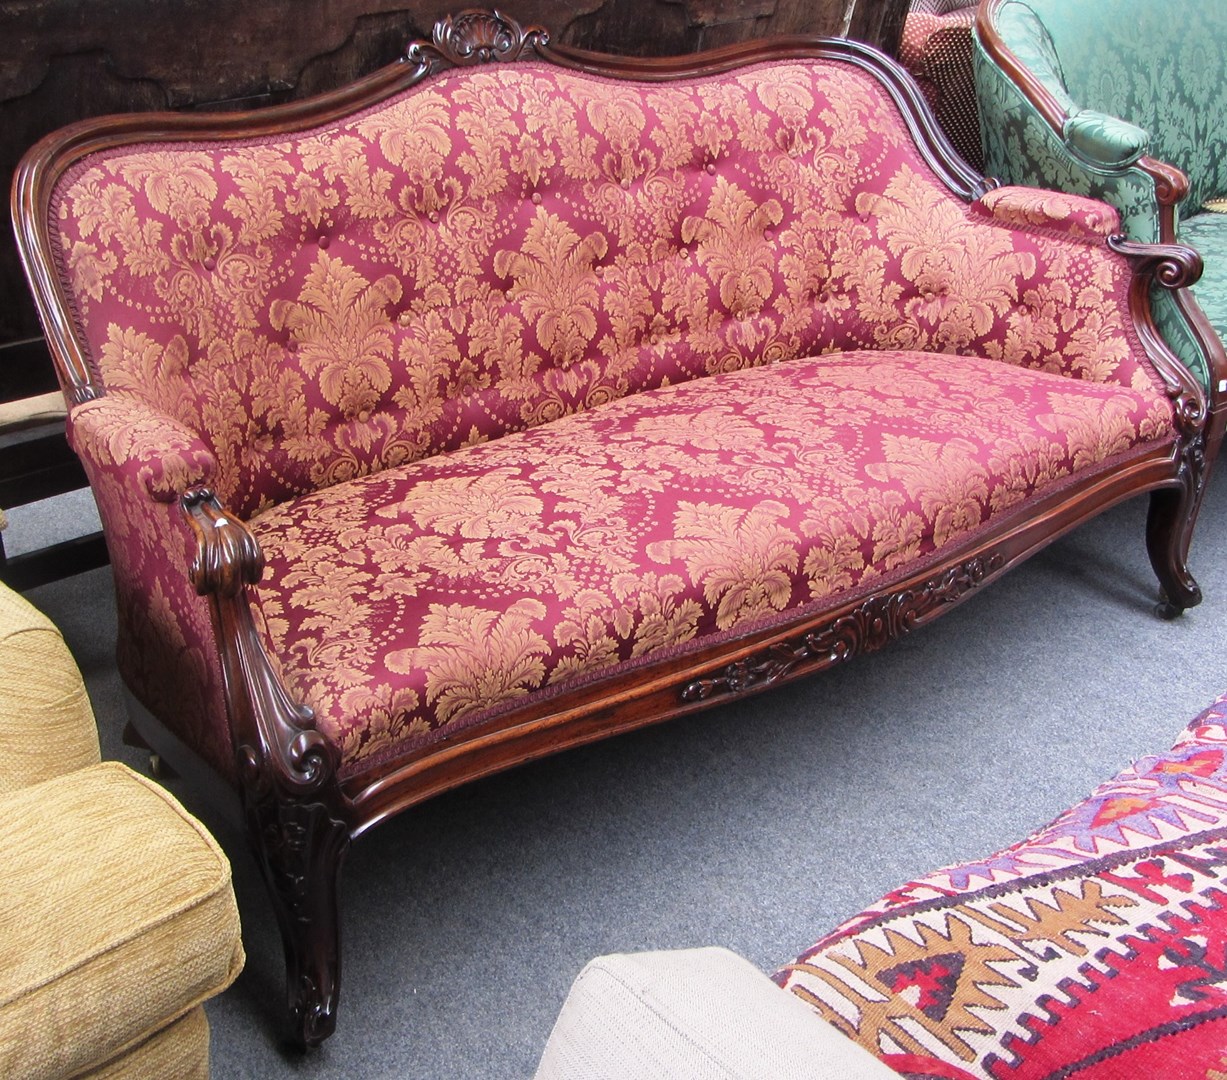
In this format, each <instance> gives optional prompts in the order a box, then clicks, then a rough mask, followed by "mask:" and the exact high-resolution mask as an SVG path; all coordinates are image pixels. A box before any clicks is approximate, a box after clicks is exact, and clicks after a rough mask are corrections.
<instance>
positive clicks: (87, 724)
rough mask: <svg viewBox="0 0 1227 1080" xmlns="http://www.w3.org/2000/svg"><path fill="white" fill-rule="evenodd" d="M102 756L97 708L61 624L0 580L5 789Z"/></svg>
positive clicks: (0, 742)
mask: <svg viewBox="0 0 1227 1080" xmlns="http://www.w3.org/2000/svg"><path fill="white" fill-rule="evenodd" d="M98 757H99V754H98V729H97V727H96V726H95V724H94V713H93V710H92V709H91V708H90V703H89V698H88V697H87V696H86V693H85V685H84V683H83V682H82V681H81V672H80V671H79V670H78V669H77V665H76V662H75V661H74V660H73V658H72V654H71V653H69V651H68V646H67V645H65V644H64V639H63V638H62V637H61V636H60V632H59V630H58V629H57V628H56V627H55V625H54V624H53V623H52V622H51V620H50V619H48V618H47V617H46V616H45V615H43V614H42V613H41V612H40V611H37V610H36V609H35V608H34V607H33V606H32V605H31V604H30V603H29V602H28V601H27V600H25V599H24V598H23V597H21V596H18V595H17V594H16V593H15V592H13V591H11V590H10V589H8V588H7V587H5V586H4V585H0V795H5V794H8V793H9V792H13V791H16V790H18V789H19V788H23V787H27V786H29V785H30V784H36V783H40V782H41V781H43V780H49V779H51V778H52V777H54V776H59V775H61V774H63V773H68V772H72V771H73V770H75V769H81V768H84V767H85V766H86V765H91V764H93V763H94V762H96V761H97V760H98Z"/></svg>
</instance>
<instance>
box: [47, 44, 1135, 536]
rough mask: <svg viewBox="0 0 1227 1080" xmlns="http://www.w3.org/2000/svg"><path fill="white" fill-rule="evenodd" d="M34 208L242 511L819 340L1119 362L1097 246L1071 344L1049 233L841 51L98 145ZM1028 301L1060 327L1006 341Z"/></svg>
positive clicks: (1116, 311)
mask: <svg viewBox="0 0 1227 1080" xmlns="http://www.w3.org/2000/svg"><path fill="white" fill-rule="evenodd" d="M51 209H52V222H51V224H52V233H53V241H54V242H55V243H56V244H57V245H58V249H59V258H60V268H61V273H62V276H63V280H64V283H65V287H66V288H67V290H68V292H69V294H70V295H71V296H72V297H73V298H74V302H75V306H76V315H77V320H78V329H79V332H80V334H81V337H82V339H83V340H84V342H85V346H86V353H87V355H88V357H89V362H90V363H91V364H92V365H93V367H94V369H95V372H96V375H97V377H98V379H99V381H100V382H101V383H102V384H103V385H104V386H105V387H108V388H112V389H122V390H125V391H127V392H130V393H136V394H139V395H142V396H144V397H145V398H147V399H149V400H151V401H152V402H153V403H154V404H155V405H156V406H157V407H158V408H159V409H161V410H162V411H164V412H166V413H168V414H170V415H171V416H173V417H175V418H176V419H178V420H179V421H181V422H182V423H184V424H185V425H187V426H188V427H189V428H191V429H193V430H195V431H197V432H199V433H200V435H201V437H202V438H203V439H204V441H205V442H206V443H207V444H208V445H209V446H210V448H211V449H212V450H213V452H214V453H215V454H216V456H217V459H218V462H219V472H218V482H217V489H218V494H219V496H220V497H221V498H222V499H223V500H224V501H226V502H227V503H228V505H229V506H230V507H231V509H232V510H233V511H234V512H237V513H239V514H243V515H249V514H251V513H254V512H256V511H258V510H259V509H261V508H262V507H266V506H268V505H270V504H273V503H276V502H279V501H281V500H283V499H285V498H286V497H288V496H291V495H294V494H297V493H301V492H305V491H309V490H314V489H317V488H320V487H324V486H327V485H329V484H331V483H335V482H337V481H340V480H344V479H348V478H350V477H353V476H357V475H361V474H365V473H368V472H372V471H376V470H378V469H381V468H384V467H387V466H390V465H397V464H402V463H404V462H407V461H410V460H414V459H416V458H419V457H422V456H425V455H428V454H434V453H439V452H441V451H446V450H449V449H453V448H456V447H459V446H462V445H466V444H469V443H472V442H475V441H483V440H487V439H491V438H496V437H498V436H499V435H502V434H504V433H506V432H509V431H512V430H516V429H520V428H524V427H528V426H531V425H534V424H536V423H540V422H542V421H545V420H549V419H551V418H553V417H556V416H559V415H562V414H565V413H569V412H573V411H576V410H579V409H583V408H587V407H590V406H592V405H596V404H600V403H602V402H605V401H608V400H611V399H614V398H618V397H621V396H623V395H625V394H627V393H632V392H635V391H637V390H642V389H648V388H652V387H655V386H659V385H662V384H665V383H676V382H679V381H684V380H687V379H691V378H695V377H699V376H703V375H706V374H710V373H713V372H717V371H723V370H731V369H736V368H741V367H746V366H750V365H756V364H761V363H765V362H771V361H776V360H784V359H788V358H792V357H797V356H802V355H811V354H814V353H818V352H823V351H832V350H841V349H855V348H899V347H903V348H913V349H928V348H932V349H942V350H945V351H969V352H977V353H980V354H986V355H991V356H994V357H997V358H1000V359H1006V360H1010V361H1012V362H1016V363H1022V364H1028V365H1031V366H1036V367H1047V368H1054V367H1061V368H1064V369H1066V370H1068V371H1070V373H1073V374H1077V375H1081V376H1083V377H1091V378H1099V379H1105V378H1116V379H1118V380H1120V381H1123V382H1125V383H1126V384H1129V383H1131V382H1133V381H1136V378H1137V377H1139V375H1138V372H1137V371H1135V370H1132V369H1130V370H1125V369H1124V368H1122V367H1121V365H1125V366H1126V367H1127V366H1128V364H1129V363H1130V361H1129V359H1128V358H1129V356H1130V354H1131V353H1134V352H1136V351H1137V350H1136V341H1135V340H1134V339H1132V338H1131V337H1130V334H1131V331H1129V330H1128V325H1129V324H1128V319H1127V316H1126V314H1125V302H1124V299H1123V297H1124V287H1125V286H1124V284H1123V282H1124V280H1125V279H1124V278H1123V277H1122V274H1121V270H1120V266H1119V265H1117V264H1114V265H1115V269H1113V268H1112V267H1111V266H1108V265H1107V262H1105V261H1104V260H1107V261H1111V260H1112V259H1114V258H1115V257H1114V256H1110V255H1109V254H1108V253H1107V252H1106V251H1103V250H1102V245H1100V247H1099V248H1098V249H1096V250H1092V249H1091V248H1089V247H1087V246H1086V245H1081V244H1076V243H1075V244H1073V245H1072V247H1073V249H1074V251H1073V253H1072V254H1071V252H1070V251H1069V250H1066V249H1062V252H1063V254H1060V255H1059V257H1060V258H1062V259H1066V260H1068V259H1070V258H1074V257H1076V258H1077V259H1078V260H1080V261H1083V262H1085V260H1088V259H1089V260H1091V262H1092V263H1095V267H1097V268H1098V269H1095V268H1091V269H1090V270H1089V271H1088V272H1090V273H1092V274H1101V275H1103V280H1104V283H1105V289H1106V290H1107V292H1108V293H1111V292H1112V290H1113V289H1116V293H1115V294H1114V298H1113V297H1112V296H1109V298H1108V301H1107V302H1106V304H1105V308H1104V314H1103V316H1102V320H1101V321H1102V322H1103V324H1104V325H1103V327H1102V328H1097V329H1096V330H1095V331H1094V333H1093V334H1087V333H1086V332H1085V327H1083V326H1082V324H1081V323H1079V324H1078V329H1077V334H1080V335H1081V337H1079V338H1078V339H1077V340H1075V330H1074V329H1073V328H1074V322H1075V321H1074V320H1072V319H1071V318H1070V317H1069V316H1068V315H1065V316H1062V319H1061V321H1060V324H1059V325H1058V319H1057V315H1056V312H1057V311H1058V309H1059V307H1060V305H1061V302H1062V300H1061V297H1060V296H1057V295H1056V294H1055V293H1052V294H1051V295H1050V293H1051V290H1052V289H1053V288H1056V289H1057V290H1058V291H1059V290H1060V289H1061V288H1063V286H1062V285H1061V284H1060V282H1058V281H1054V280H1052V275H1051V274H1049V272H1048V267H1049V266H1050V264H1051V262H1052V259H1053V257H1054V255H1053V251H1050V250H1047V249H1046V248H1045V244H1047V243H1048V241H1046V240H1044V239H1043V238H1042V237H1041V238H1037V237H1036V236H1035V235H1034V234H1031V235H1024V234H1022V233H1021V232H1018V233H1016V232H1013V231H1010V230H1008V229H1002V228H993V227H991V226H986V225H985V224H984V223H983V222H982V221H977V220H975V215H972V214H969V213H968V210H967V206H966V204H965V203H964V202H963V201H962V200H961V199H960V198H959V197H958V196H956V195H955V194H954V193H952V192H951V191H950V190H949V189H948V188H947V187H946V186H945V185H944V184H943V183H942V182H941V180H940V179H939V178H938V177H937V176H935V175H934V174H933V173H932V172H931V170H930V169H929V167H928V166H927V165H926V164H925V162H924V160H923V158H922V157H921V155H920V154H919V152H918V151H917V149H916V147H915V145H914V143H913V141H912V138H911V135H910V133H909V131H908V128H907V126H906V124H905V122H904V120H903V118H902V116H901V115H900V113H899V110H898V108H897V107H896V106H895V104H894V102H893V101H892V100H891V99H890V97H889V95H888V93H887V92H886V90H885V89H884V88H883V86H882V84H880V83H879V82H878V81H877V79H876V78H875V77H873V76H872V75H870V74H868V73H866V72H863V71H861V70H859V69H858V68H855V67H854V66H852V65H851V64H847V63H843V62H839V61H832V60H798V61H790V62H781V63H773V64H760V65H756V66H753V67H749V68H745V69H742V70H740V71H736V72H731V73H727V74H720V75H713V76H706V77H701V78H699V77H696V78H691V79H687V80H682V81H677V82H671V83H667V84H644V83H630V82H624V81H618V80H613V79H605V78H600V77H597V76H592V75H586V74H579V73H575V72H571V71H567V70H563V69H559V68H556V67H553V66H547V65H544V64H541V63H522V64H516V65H500V66H499V67H498V68H497V69H496V70H491V69H463V70H450V71H447V72H444V73H443V74H441V75H438V76H435V77H433V78H431V79H430V80H428V81H426V82H425V83H423V84H420V85H419V86H417V87H415V88H413V89H411V90H409V91H406V92H403V93H401V94H400V95H398V96H394V97H392V98H390V99H388V100H387V101H385V102H383V103H381V104H379V105H377V106H375V107H372V108H370V109H367V110H366V111H365V112H363V113H361V114H358V115H356V116H353V117H351V118H347V119H346V120H344V121H339V122H335V123H332V124H330V125H328V126H326V127H322V128H317V129H314V130H311V131H306V132H301V133H296V134H291V135H284V136H277V137H269V138H263V139H259V140H250V141H236V140H225V141H223V140H217V141H212V142H197V143H190V144H189V143H186V142H184V143H173V144H172V143H162V144H157V145H154V144H144V145H135V146H128V147H124V148H120V149H116V150H111V151H107V152H103V153H99V154H95V155H92V156H90V157H88V158H86V159H84V160H83V161H82V162H80V163H79V164H78V165H77V166H75V167H74V168H73V169H72V170H70V171H69V172H68V173H66V174H65V176H64V177H63V179H62V180H61V182H60V183H59V185H58V186H57V188H56V192H55V196H54V198H53V201H52V208H51ZM1053 245H1056V247H1060V244H1059V242H1058V241H1052V243H1051V244H1050V245H1049V246H1050V247H1051V246H1053ZM1069 247H1070V245H1068V244H1067V245H1066V248H1069ZM1095 260H1100V261H1099V262H1095ZM1045 290H1047V291H1045ZM1027 297H1030V298H1031V300H1032V301H1034V302H1033V303H1031V305H1030V306H1029V307H1028V308H1027V311H1029V312H1040V313H1041V314H1043V313H1045V312H1046V313H1047V314H1044V315H1043V317H1044V318H1048V319H1049V322H1051V325H1050V326H1049V325H1048V324H1045V326H1043V327H1041V328H1039V330H1038V331H1037V330H1036V328H1035V327H1034V326H1029V328H1028V329H1026V330H1024V331H1023V332H1021V333H1020V332H1019V329H1018V326H1017V325H1016V321H1017V319H1018V318H1019V315H1018V310H1017V307H1018V304H1019V303H1020V302H1021V301H1023V300H1024V299H1026V298H1027ZM1049 316H1051V318H1049ZM1025 318H1026V319H1030V320H1031V322H1034V319H1035V316H1034V314H1031V315H1026V316H1025ZM1141 377H1143V378H1144V377H1145V376H1144V375H1143V376H1141Z"/></svg>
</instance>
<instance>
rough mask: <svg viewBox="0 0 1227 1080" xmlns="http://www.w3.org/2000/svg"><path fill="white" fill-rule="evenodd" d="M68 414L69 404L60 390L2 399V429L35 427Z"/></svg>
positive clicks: (0, 409) (0, 418)
mask: <svg viewBox="0 0 1227 1080" xmlns="http://www.w3.org/2000/svg"><path fill="white" fill-rule="evenodd" d="M67 416H68V405H67V403H66V402H65V401H64V395H63V394H61V393H60V392H59V391H58V390H52V391H51V392H50V393H48V394H35V395H33V396H32V397H26V398H18V399H17V400H16V401H0V431H14V430H19V429H21V428H27V427H33V426H34V425H35V424H45V423H46V422H47V421H49V420H63V419H65V418H66V417H67Z"/></svg>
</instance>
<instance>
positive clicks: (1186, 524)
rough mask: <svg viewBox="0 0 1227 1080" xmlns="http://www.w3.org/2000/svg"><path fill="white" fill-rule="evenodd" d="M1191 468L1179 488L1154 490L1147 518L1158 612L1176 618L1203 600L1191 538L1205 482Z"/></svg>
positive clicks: (1156, 610) (1148, 546) (1157, 613)
mask: <svg viewBox="0 0 1227 1080" xmlns="http://www.w3.org/2000/svg"><path fill="white" fill-rule="evenodd" d="M1201 479H1202V477H1201V476H1197V478H1196V480H1195V479H1194V477H1193V476H1190V475H1189V474H1188V473H1187V472H1186V474H1185V483H1184V484H1182V485H1181V486H1180V487H1178V488H1162V489H1160V490H1159V491H1155V492H1152V493H1151V496H1150V512H1149V514H1148V516H1147V519H1146V549H1147V552H1148V554H1149V555H1150V565H1151V566H1152V567H1154V571H1155V574H1156V576H1157V577H1158V578H1159V586H1160V592H1159V603H1158V605H1157V606H1156V608H1155V614H1156V615H1158V616H1159V617H1160V618H1162V619H1174V618H1176V617H1177V616H1178V615H1180V614H1181V613H1182V612H1183V611H1184V610H1185V608H1191V607H1196V606H1197V605H1198V604H1200V603H1201V587H1200V586H1199V585H1198V584H1197V582H1196V581H1195V580H1194V579H1193V575H1192V574H1190V573H1189V567H1188V557H1189V540H1190V538H1191V537H1192V533H1193V523H1194V522H1195V521H1196V520H1197V511H1198V508H1199V507H1200V505H1201V494H1202V489H1203V485H1202V484H1201V483H1200V482H1198V481H1200V480H1201Z"/></svg>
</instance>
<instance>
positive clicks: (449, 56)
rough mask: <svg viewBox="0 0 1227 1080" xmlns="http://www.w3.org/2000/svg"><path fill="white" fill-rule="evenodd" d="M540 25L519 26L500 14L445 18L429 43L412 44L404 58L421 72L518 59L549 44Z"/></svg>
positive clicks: (476, 12)
mask: <svg viewBox="0 0 1227 1080" xmlns="http://www.w3.org/2000/svg"><path fill="white" fill-rule="evenodd" d="M549 41H550V35H549V31H547V30H546V29H545V27H543V26H527V27H525V26H521V25H520V24H519V23H518V22H516V21H515V20H514V19H511V18H508V17H507V16H505V15H503V14H502V13H501V12H499V11H497V10H496V11H485V10H481V9H476V8H475V9H472V10H469V11H462V12H461V13H460V14H459V15H448V16H445V17H444V18H442V19H440V20H439V21H438V22H437V23H435V26H434V31H433V32H432V34H431V40H430V41H415V42H412V43H410V45H409V47H408V48H407V49H406V50H405V59H406V60H407V61H408V62H409V63H411V64H415V65H417V66H418V67H419V68H422V69H424V70H434V69H436V68H438V67H440V66H441V65H442V64H450V65H454V66H456V67H463V66H474V65H477V64H490V63H494V62H496V61H500V62H501V61H510V60H515V59H517V58H518V57H519V56H520V54H521V53H522V52H523V51H524V50H525V49H526V48H539V47H541V46H544V45H548V44H549Z"/></svg>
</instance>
